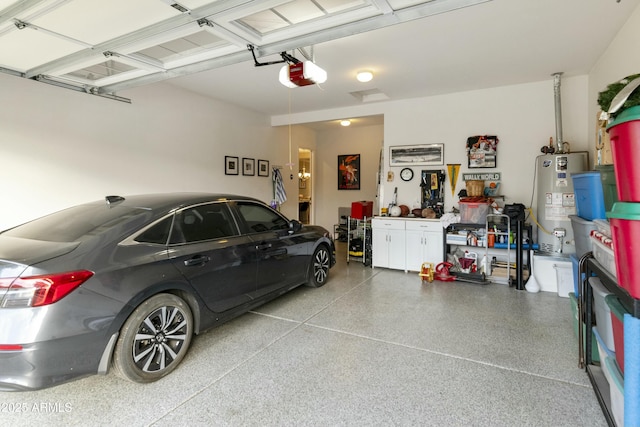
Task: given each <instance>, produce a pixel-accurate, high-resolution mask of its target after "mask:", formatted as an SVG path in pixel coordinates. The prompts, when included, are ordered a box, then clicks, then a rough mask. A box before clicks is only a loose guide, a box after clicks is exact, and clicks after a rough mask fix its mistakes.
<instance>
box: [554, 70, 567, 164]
mask: <svg viewBox="0 0 640 427" xmlns="http://www.w3.org/2000/svg"><path fill="white" fill-rule="evenodd" d="M552 76H553V97H554V101H555V106H556V108H555V112H556V153H562V152H563V151H564V150H563V148H564V143H563V139H562V102H561V99H560V76H562V73H554V74H552Z"/></svg>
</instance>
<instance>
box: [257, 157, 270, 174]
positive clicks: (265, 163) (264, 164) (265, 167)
mask: <svg viewBox="0 0 640 427" xmlns="http://www.w3.org/2000/svg"><path fill="white" fill-rule="evenodd" d="M258 176H269V160H258Z"/></svg>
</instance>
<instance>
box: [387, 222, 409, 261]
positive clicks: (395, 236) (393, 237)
mask: <svg viewBox="0 0 640 427" xmlns="http://www.w3.org/2000/svg"><path fill="white" fill-rule="evenodd" d="M388 236H389V246H388V248H389V249H388V257H389V268H395V269H397V270H405V271H406V269H407V263H406V256H405V240H406V239H405V231H404V230H388Z"/></svg>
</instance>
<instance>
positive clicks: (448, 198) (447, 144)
mask: <svg viewBox="0 0 640 427" xmlns="http://www.w3.org/2000/svg"><path fill="white" fill-rule="evenodd" d="M561 91H562V110H563V111H562V113H563V131H564V132H563V136H564V140H565V141H569V142H570V143H571V149H572V151H581V150H582V151H583V150H587V148H588V147H587V117H586V114H587V78H586V76H580V77H574V78H567V79H563V80H562V83H561ZM473 135H497V136H498V138H499V139H500V142H499V143H498V159H497V167H496V168H490V169H472V170H469V169H468V167H467V165H468V162H467V157H466V148H465V147H466V141H467V138H468V137H469V136H473ZM555 135H556V131H555V114H554V90H553V79H552V78H551V77H550V79H549V80H548V81H543V82H535V83H529V84H522V85H515V86H503V87H498V88H493V89H486V90H478V91H472V92H460V93H454V94H449V95H443V96H436V97H431V98H419V99H413V100H408V101H398V102H393V103H390V104H389V105H388V106H387V108H386V111H385V126H384V145H385V150H386V151H385V158H386V159H387V160H386V161H385V175H386V171H389V170H391V171H394V174H395V179H394V181H393V182H387V181H386V180H384V194H385V201H384V202H383V204H382V206H384V205H385V204H386V203H388V202H389V201H390V200H391V195H392V194H393V190H394V188H395V187H397V188H398V204H406V205H407V206H409V207H412V205H413V204H414V202H415V201H416V199H417V200H419V198H420V190H419V188H418V187H417V185H418V183H419V181H418V182H416V179H415V178H414V180H412V181H410V182H403V181H402V180H400V178H399V176H398V175H399V172H400V169H401V168H400V167H390V166H389V162H388V156H389V150H388V147H389V146H396V145H412V144H433V143H442V144H444V155H445V160H444V163H445V165H443V166H438V167H432V166H429V167H414V172H415V176H419V175H420V174H419V172H420V170H422V169H437V168H441V169H444V170H445V171H446V169H447V168H446V164H449V163H452V164H455V163H459V164H461V169H460V177H459V178H458V181H457V186H456V189H455V194H456V196H452V191H451V187H450V185H449V176H448V174H447V178H446V180H445V209H446V210H450V208H451V207H452V206H453V205H454V204H457V201H458V198H457V194H458V192H459V191H460V190H461V189H463V188H464V182H463V181H462V174H463V173H467V172H500V173H501V174H502V181H501V191H500V193H501V194H502V195H504V196H505V197H506V202H507V203H523V204H524V205H526V206H530V202H531V197H532V190H533V185H532V183H533V182H534V169H535V158H536V156H538V155H540V154H541V153H540V148H541V147H542V146H543V145H546V144H548V142H549V137H551V136H553V137H554V140H555ZM534 203H535V200H534Z"/></svg>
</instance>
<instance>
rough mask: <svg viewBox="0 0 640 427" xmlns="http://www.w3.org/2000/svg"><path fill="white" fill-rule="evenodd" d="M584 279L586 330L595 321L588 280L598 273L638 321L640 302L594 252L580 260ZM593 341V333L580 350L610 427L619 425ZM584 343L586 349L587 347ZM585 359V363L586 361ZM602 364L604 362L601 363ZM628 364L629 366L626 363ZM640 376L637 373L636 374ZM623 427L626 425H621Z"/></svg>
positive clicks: (588, 329) (579, 326)
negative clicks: (597, 258) (614, 415)
mask: <svg viewBox="0 0 640 427" xmlns="http://www.w3.org/2000/svg"><path fill="white" fill-rule="evenodd" d="M579 267H580V271H579V272H580V277H583V275H582V273H584V279H581V283H580V290H581V292H580V298H581V300H580V305H579V306H581V307H582V308H581V311H580V313H579V314H578V321H579V322H582V319H584V323H585V328H584V329H585V330H586V331H591V329H592V327H593V324H594V319H593V289H592V288H591V284H590V282H589V280H586V279H587V278H589V277H591V276H592V275H593V274H595V275H596V276H597V277H598V278H599V279H600V282H601V283H602V284H603V285H604V287H605V288H606V289H607V290H608V291H609V292H611V293H612V294H614V295H615V296H616V297H617V298H618V299H619V300H620V302H621V303H622V305H623V306H624V307H625V308H626V309H627V311H629V312H630V313H631V314H632V316H634V317H636V318H640V300H638V299H635V298H632V297H631V296H630V295H629V293H628V292H627V291H626V290H625V289H623V288H621V287H620V286H618V282H617V280H616V279H615V277H613V276H612V275H611V274H610V273H609V272H608V271H607V270H605V268H604V267H603V266H602V265H601V264H600V263H599V262H598V261H597V260H596V259H595V258H593V253H592V252H588V253H586V254H585V255H583V256H582V258H581V259H580V264H579ZM581 329H582V328H581V323H579V325H578V330H581ZM592 340H593V336H592V334H590V333H586V334H584V336H582V339H581V340H579V342H578V346H579V348H578V351H579V352H580V354H582V353H581V352H582V348H584V349H585V350H584V365H585V366H584V367H585V370H586V372H587V375H588V376H589V380H590V381H591V384H592V385H593V391H594V392H595V394H596V397H597V398H598V402H599V403H600V407H601V409H602V413H603V414H604V416H605V418H606V420H607V423H608V424H609V425H610V426H615V425H616V423H615V420H614V417H613V413H612V412H611V401H610V397H609V384H608V383H607V380H606V378H605V377H604V373H603V372H602V368H601V367H600V366H596V365H594V364H593V355H592ZM583 341H584V347H583V346H582V345H583ZM627 357H640V355H633V356H630V354H629V353H625V359H626V358H627ZM582 361H583V360H581V362H582ZM601 363H602V362H601ZM625 365H626V364H625ZM627 374H629V375H634V373H630V372H627ZM636 374H637V373H636ZM636 421H638V420H631V423H630V424H629V425H631V424H632V423H633V422H636ZM625 424H626V420H625ZM620 427H622V426H620Z"/></svg>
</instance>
